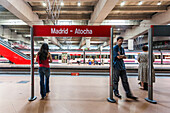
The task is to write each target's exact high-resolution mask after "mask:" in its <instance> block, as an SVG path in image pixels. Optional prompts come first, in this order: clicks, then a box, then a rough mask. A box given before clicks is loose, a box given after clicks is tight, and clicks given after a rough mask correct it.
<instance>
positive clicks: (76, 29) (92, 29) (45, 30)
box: [33, 25, 111, 37]
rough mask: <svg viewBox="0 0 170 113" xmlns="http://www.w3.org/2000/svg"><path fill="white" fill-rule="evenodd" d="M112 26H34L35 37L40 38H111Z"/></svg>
mask: <svg viewBox="0 0 170 113" xmlns="http://www.w3.org/2000/svg"><path fill="white" fill-rule="evenodd" d="M110 28H111V26H86V25H83V26H81V25H70V26H68V25H67V26H59V25H34V26H33V35H34V36H37V37H38V36H39V37H41V36H42V37H50V36H51V37H52V36H56V37H110Z"/></svg>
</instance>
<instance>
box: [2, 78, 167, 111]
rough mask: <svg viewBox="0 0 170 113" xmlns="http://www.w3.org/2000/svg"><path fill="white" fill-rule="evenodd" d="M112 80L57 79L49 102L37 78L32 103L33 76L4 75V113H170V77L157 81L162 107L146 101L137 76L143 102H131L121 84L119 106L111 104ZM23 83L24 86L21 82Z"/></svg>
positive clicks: (134, 88)
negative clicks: (110, 81) (31, 87)
mask: <svg viewBox="0 0 170 113" xmlns="http://www.w3.org/2000/svg"><path fill="white" fill-rule="evenodd" d="M108 81H109V77H82V76H81V77H71V76H53V77H51V78H50V90H51V92H50V93H49V95H48V97H47V98H46V99H45V100H40V98H41V96H40V94H39V77H38V76H36V77H35V95H36V96H37V99H36V100H35V101H33V102H29V101H28V98H29V97H30V77H29V76H0V113H161V112H162V113H169V111H170V98H169V96H170V88H169V86H170V77H169V78H167V77H166V78H163V77H162V78H157V79H156V83H155V84H154V99H155V100H156V101H157V102H158V104H150V103H148V102H146V101H145V100H144V98H145V97H147V91H144V90H140V89H139V86H138V81H137V77H130V78H129V83H130V87H131V90H132V92H133V94H134V95H135V96H138V98H139V101H134V100H130V99H127V98H126V97H125V92H124V90H123V88H122V85H121V81H120V86H119V88H120V94H122V96H123V98H122V99H118V98H116V97H114V98H115V99H116V101H117V103H109V102H107V100H106V99H107V97H108V96H109V85H108ZM19 82H21V83H19ZM22 82H25V83H22Z"/></svg>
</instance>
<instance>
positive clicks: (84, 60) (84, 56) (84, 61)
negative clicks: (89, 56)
mask: <svg viewBox="0 0 170 113" xmlns="http://www.w3.org/2000/svg"><path fill="white" fill-rule="evenodd" d="M85 58H86V54H85V50H84V49H83V63H84V64H85V63H86V59H85Z"/></svg>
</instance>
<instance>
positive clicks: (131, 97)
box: [126, 95, 138, 100]
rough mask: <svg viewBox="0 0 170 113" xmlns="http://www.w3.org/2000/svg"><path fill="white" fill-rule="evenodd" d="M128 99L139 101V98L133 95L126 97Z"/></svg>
mask: <svg viewBox="0 0 170 113" xmlns="http://www.w3.org/2000/svg"><path fill="white" fill-rule="evenodd" d="M126 97H127V98H130V99H133V100H137V99H138V97H135V96H133V95H126Z"/></svg>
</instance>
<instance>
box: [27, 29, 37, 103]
mask: <svg viewBox="0 0 170 113" xmlns="http://www.w3.org/2000/svg"><path fill="white" fill-rule="evenodd" d="M33 33H34V31H33V28H31V97H30V98H29V99H28V100H29V101H34V100H36V99H37V97H36V96H34V35H33Z"/></svg>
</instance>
